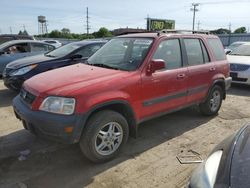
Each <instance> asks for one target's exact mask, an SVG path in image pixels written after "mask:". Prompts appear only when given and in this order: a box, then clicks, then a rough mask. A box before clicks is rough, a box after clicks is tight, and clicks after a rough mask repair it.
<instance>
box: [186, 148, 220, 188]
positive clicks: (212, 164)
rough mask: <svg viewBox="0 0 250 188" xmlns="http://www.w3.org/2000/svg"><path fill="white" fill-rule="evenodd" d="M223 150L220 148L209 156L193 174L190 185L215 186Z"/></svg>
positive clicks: (200, 186)
mask: <svg viewBox="0 0 250 188" xmlns="http://www.w3.org/2000/svg"><path fill="white" fill-rule="evenodd" d="M222 153H223V151H222V150H218V151H216V152H214V153H213V154H212V155H210V156H209V157H208V159H207V160H206V162H205V163H202V164H201V165H200V166H199V167H198V168H197V169H196V170H195V171H194V173H193V174H192V177H191V179H190V184H189V187H191V188H213V187H214V184H215V181H216V177H217V172H218V168H219V165H220V160H221V156H222Z"/></svg>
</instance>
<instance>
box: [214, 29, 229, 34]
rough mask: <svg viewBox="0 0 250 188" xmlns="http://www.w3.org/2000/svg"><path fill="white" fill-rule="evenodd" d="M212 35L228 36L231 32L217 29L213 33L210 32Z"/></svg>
mask: <svg viewBox="0 0 250 188" xmlns="http://www.w3.org/2000/svg"><path fill="white" fill-rule="evenodd" d="M210 32H211V33H212V34H230V33H231V31H230V30H228V29H225V28H219V29H216V30H213V31H210Z"/></svg>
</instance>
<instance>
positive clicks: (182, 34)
mask: <svg viewBox="0 0 250 188" xmlns="http://www.w3.org/2000/svg"><path fill="white" fill-rule="evenodd" d="M162 36H167V37H172V36H185V37H194V36H195V37H203V38H211V37H212V38H217V36H215V35H211V34H198V33H195V34H192V33H190V34H188V33H157V32H154V33H135V34H127V35H120V36H118V38H123V37H138V38H157V37H162Z"/></svg>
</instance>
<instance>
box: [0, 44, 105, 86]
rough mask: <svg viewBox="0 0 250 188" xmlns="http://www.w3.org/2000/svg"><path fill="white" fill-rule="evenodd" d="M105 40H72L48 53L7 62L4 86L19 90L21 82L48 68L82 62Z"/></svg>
mask: <svg viewBox="0 0 250 188" xmlns="http://www.w3.org/2000/svg"><path fill="white" fill-rule="evenodd" d="M105 43H106V41H81V42H73V43H70V44H67V45H65V46H62V47H60V48H58V49H55V50H53V51H51V52H49V53H46V54H41V55H36V56H32V57H26V58H22V59H19V60H16V61H13V62H11V63H9V64H8V65H7V67H6V69H5V70H4V73H3V80H4V84H5V86H6V87H8V88H9V89H12V90H17V91H18V90H19V89H20V88H21V86H22V84H23V82H24V81H25V80H27V79H29V78H31V77H32V76H34V75H37V74H39V73H41V72H45V71H48V70H52V69H56V68H59V67H64V66H68V65H72V64H76V63H79V62H82V61H83V60H84V59H87V58H88V57H90V56H91V55H93V54H94V53H95V52H96V51H97V50H98V49H100V48H101V47H102V46H103V45H104V44H105Z"/></svg>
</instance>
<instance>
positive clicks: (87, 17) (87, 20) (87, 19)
mask: <svg viewBox="0 0 250 188" xmlns="http://www.w3.org/2000/svg"><path fill="white" fill-rule="evenodd" d="M86 23H87V37H88V38H89V30H90V26H89V8H88V7H87V15H86Z"/></svg>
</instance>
